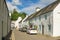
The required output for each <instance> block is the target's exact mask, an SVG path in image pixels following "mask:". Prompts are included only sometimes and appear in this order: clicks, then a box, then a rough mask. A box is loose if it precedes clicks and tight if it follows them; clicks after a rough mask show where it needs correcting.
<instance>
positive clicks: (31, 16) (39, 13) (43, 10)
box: [28, 0, 60, 19]
mask: <svg viewBox="0 0 60 40" xmlns="http://www.w3.org/2000/svg"><path fill="white" fill-rule="evenodd" d="M59 2H60V0H58V1H55V2H53V3H51V4H50V5H48V6H46V7H44V8H43V9H41V10H40V11H38V12H36V13H33V14H32V15H30V16H29V17H28V19H31V18H33V17H35V16H39V15H42V14H45V13H47V12H49V11H53V10H54V8H55V7H56V6H57V5H58V3H59Z"/></svg>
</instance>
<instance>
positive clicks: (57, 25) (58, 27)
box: [53, 3, 60, 36]
mask: <svg viewBox="0 0 60 40" xmlns="http://www.w3.org/2000/svg"><path fill="white" fill-rule="evenodd" d="M53 22H54V23H53V26H54V27H53V36H60V3H59V4H58V5H57V7H56V8H55V9H54V11H53Z"/></svg>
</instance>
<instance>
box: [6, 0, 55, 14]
mask: <svg viewBox="0 0 60 40" xmlns="http://www.w3.org/2000/svg"><path fill="white" fill-rule="evenodd" d="M54 1H56V0H6V3H7V6H8V9H9V11H10V12H12V11H13V10H14V9H16V11H18V12H25V13H27V14H28V15H30V14H32V13H34V12H36V7H39V8H40V9H42V8H44V7H45V6H47V5H49V4H51V3H52V2H54Z"/></svg>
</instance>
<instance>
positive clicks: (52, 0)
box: [40, 0, 56, 4]
mask: <svg viewBox="0 0 60 40" xmlns="http://www.w3.org/2000/svg"><path fill="white" fill-rule="evenodd" d="M54 1H56V0H40V3H47V4H49V3H52V2H54Z"/></svg>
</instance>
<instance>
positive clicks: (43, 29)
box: [42, 25, 44, 35]
mask: <svg viewBox="0 0 60 40" xmlns="http://www.w3.org/2000/svg"><path fill="white" fill-rule="evenodd" d="M42 34H43V35H44V25H42Z"/></svg>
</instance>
